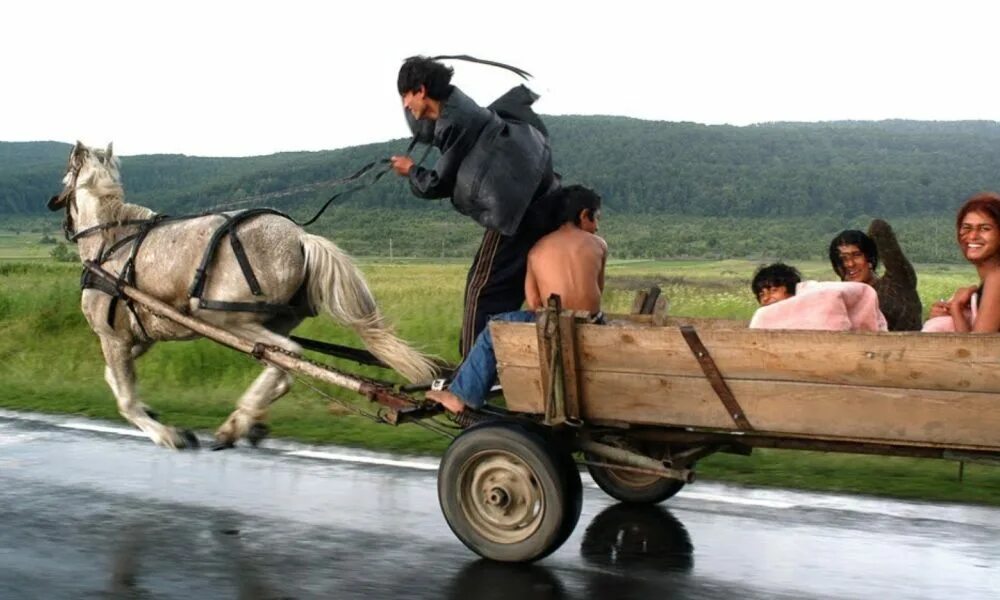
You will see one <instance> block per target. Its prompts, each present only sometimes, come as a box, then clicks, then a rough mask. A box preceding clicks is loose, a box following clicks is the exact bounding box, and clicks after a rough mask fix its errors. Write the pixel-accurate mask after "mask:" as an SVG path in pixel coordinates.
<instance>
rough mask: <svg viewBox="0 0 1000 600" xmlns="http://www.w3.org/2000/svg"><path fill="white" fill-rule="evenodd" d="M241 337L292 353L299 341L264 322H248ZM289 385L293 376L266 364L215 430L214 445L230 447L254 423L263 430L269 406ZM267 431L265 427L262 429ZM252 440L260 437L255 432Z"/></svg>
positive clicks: (245, 433)
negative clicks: (289, 337) (261, 323)
mask: <svg viewBox="0 0 1000 600" xmlns="http://www.w3.org/2000/svg"><path fill="white" fill-rule="evenodd" d="M239 333H242V334H243V336H244V337H246V338H248V339H251V340H254V341H257V342H262V343H267V344H272V345H275V346H278V347H281V348H284V349H286V350H290V351H292V352H298V351H299V350H300V348H299V346H298V344H295V343H294V342H292V341H290V340H289V339H288V338H286V337H284V336H281V335H278V334H276V333H274V332H272V331H269V330H267V329H265V328H264V326H263V325H247V326H244V327H243V328H241V329H240V330H239ZM291 387H292V376H291V375H289V374H287V373H285V372H284V371H282V370H281V369H279V368H277V367H274V366H270V365H268V366H267V367H265V368H264V372H263V373H261V374H260V375H258V376H257V379H255V380H254V382H253V383H252V384H250V387H249V388H247V390H246V391H245V392H244V393H243V396H241V397H240V399H239V401H238V402H237V403H236V410H235V411H233V412H232V413H231V414H230V415H229V417H228V418H227V419H226V421H225V422H224V423H223V424H222V426H220V427H219V428H218V429H217V430H216V432H215V439H216V442H217V448H228V447H230V446H233V445H234V444H235V443H236V441H237V440H239V439H240V438H243V437H246V436H247V434H248V433H249V432H250V431H251V428H254V426H259V427H258V428H257V429H264V428H265V427H266V426H264V421H265V420H267V413H268V409H269V408H270V406H271V404H273V403H274V402H275V401H276V400H277V399H278V398H281V397H282V396H284V395H285V394H286V393H288V390H289V389H291ZM265 430H266V429H265ZM252 437H253V440H252V441H253V442H254V443H256V441H258V440H259V437H263V434H258V435H255V436H252Z"/></svg>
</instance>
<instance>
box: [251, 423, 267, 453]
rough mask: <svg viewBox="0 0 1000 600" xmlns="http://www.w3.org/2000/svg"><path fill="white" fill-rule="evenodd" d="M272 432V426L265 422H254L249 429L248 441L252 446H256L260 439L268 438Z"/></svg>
mask: <svg viewBox="0 0 1000 600" xmlns="http://www.w3.org/2000/svg"><path fill="white" fill-rule="evenodd" d="M270 433H271V428H270V427H268V426H267V425H265V424H264V423H254V424H253V425H251V426H250V430H249V431H247V441H248V442H250V445H251V446H253V447H254V448H256V447H257V444H259V443H260V441H261V440H262V439H264V438H266V437H267V436H268V434H270Z"/></svg>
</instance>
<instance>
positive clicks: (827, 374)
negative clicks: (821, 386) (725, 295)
mask: <svg viewBox="0 0 1000 600" xmlns="http://www.w3.org/2000/svg"><path fill="white" fill-rule="evenodd" d="M505 327H507V328H505V329H504V330H503V331H502V333H500V335H495V336H494V339H495V341H496V347H497V357H498V359H499V360H500V361H501V362H504V363H506V364H510V365H517V366H527V365H533V364H537V362H536V361H537V358H534V356H535V355H536V353H537V349H533V348H532V347H531V346H530V344H529V343H528V342H527V340H525V339H523V338H525V337H526V336H529V335H530V333H531V330H530V328H525V329H521V330H519V329H517V328H516V324H505ZM698 332H699V335H700V336H701V339H702V341H703V342H704V343H705V346H706V347H707V348H708V351H709V352H710V353H711V355H712V357H713V358H714V359H715V362H716V364H717V365H718V367H719V370H720V371H721V372H722V374H723V377H725V378H726V379H727V380H728V379H730V378H735V379H755V380H767V381H799V382H808V383H827V384H842V385H852V386H854V385H859V386H870V387H889V388H904V389H914V390H963V391H970V392H1000V335H992V334H991V335H983V334H921V333H858V332H830V331H777V330H769V331H766V330H751V329H709V330H705V329H700V330H698ZM577 350H578V357H579V360H580V363H579V368H580V369H581V370H583V371H585V372H589V371H610V372H619V373H637V374H638V373H643V374H651V375H663V376H672V375H681V376H695V375H699V374H700V373H701V370H700V368H699V366H698V363H697V361H696V360H695V358H694V357H693V356H692V355H691V351H690V349H689V348H688V347H687V344H686V343H685V342H684V340H683V337H682V336H681V335H680V331H679V330H678V329H677V328H675V327H641V326H631V325H629V326H622V327H616V326H613V325H612V326H596V325H581V326H579V327H578V335H577Z"/></svg>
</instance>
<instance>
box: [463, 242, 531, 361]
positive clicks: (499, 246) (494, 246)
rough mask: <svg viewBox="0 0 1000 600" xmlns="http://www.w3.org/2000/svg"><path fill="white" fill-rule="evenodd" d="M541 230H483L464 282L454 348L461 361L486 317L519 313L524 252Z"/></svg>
mask: <svg viewBox="0 0 1000 600" xmlns="http://www.w3.org/2000/svg"><path fill="white" fill-rule="evenodd" d="M545 233H546V231H545V230H540V229H536V228H534V227H530V226H525V227H522V228H521V229H519V230H518V231H517V232H516V233H515V234H514V235H512V236H504V235H500V234H499V233H497V232H496V231H493V230H490V229H487V230H486V232H485V233H484V234H483V240H482V242H480V244H479V250H478V251H476V257H475V259H474V260H473V261H472V267H470V268H469V274H468V277H467V278H466V280H465V303H464V304H465V308H464V310H463V311H462V333H461V336H460V337H459V340H458V348H459V351H460V352H461V353H462V358H465V356H466V354H468V353H469V350H470V349H471V348H472V345H473V344H474V343H475V341H476V337H477V336H478V335H479V332H481V331H482V330H483V328H484V327H486V323H487V322H488V321H489V320H490V317H491V316H493V315H497V314H500V313H505V312H511V311H515V310H520V308H521V305H522V304H524V277H525V275H526V274H527V270H528V251H530V250H531V247H532V246H534V245H535V242H537V241H538V240H539V239H540V238H541V237H542V236H543V235H545Z"/></svg>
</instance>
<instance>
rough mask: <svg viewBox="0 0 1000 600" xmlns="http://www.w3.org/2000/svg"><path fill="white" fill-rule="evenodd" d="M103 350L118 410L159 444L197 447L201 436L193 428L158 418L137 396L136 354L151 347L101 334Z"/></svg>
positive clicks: (105, 373)
mask: <svg viewBox="0 0 1000 600" xmlns="http://www.w3.org/2000/svg"><path fill="white" fill-rule="evenodd" d="M100 339H101V350H102V351H103V352H104V361H105V363H107V366H105V368H104V380H105V381H107V382H108V387H110V388H111V392H112V393H113V394H114V395H115V399H116V400H117V401H118V412H119V413H120V414H121V416H122V417H124V418H125V420H126V421H128V422H129V423H131V424H132V425H134V426H136V427H137V428H139V429H140V430H141V431H142V432H143V433H145V434H146V435H148V436H149V439H151V440H153V442H155V443H156V444H157V445H160V446H165V447H167V448H175V449H176V448H189V447H197V445H198V440H197V438H195V437H194V434H192V433H191V432H190V431H183V432H181V431H178V430H177V429H176V428H174V427H167V426H165V425H163V424H162V423H160V422H159V421H157V420H156V415H155V413H153V412H152V411H151V410H150V409H149V408H148V407H147V406H146V405H144V404H143V403H142V402H140V401H139V400H138V398H137V397H136V393H135V357H136V356H139V355H141V354H142V353H143V352H145V351H146V349H147V348H148V346H147V345H143V346H137V345H133V344H131V343H129V342H126V341H123V340H119V339H116V338H112V337H109V336H104V335H102V336H100Z"/></svg>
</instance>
